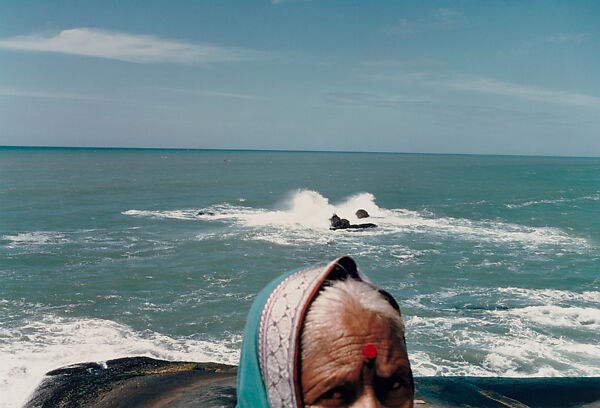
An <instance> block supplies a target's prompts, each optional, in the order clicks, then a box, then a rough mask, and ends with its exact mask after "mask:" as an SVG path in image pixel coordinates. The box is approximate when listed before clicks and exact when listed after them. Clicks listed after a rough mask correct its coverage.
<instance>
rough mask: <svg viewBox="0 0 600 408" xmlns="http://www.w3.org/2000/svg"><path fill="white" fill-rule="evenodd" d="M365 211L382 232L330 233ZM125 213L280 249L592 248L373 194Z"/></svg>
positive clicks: (305, 193)
mask: <svg viewBox="0 0 600 408" xmlns="http://www.w3.org/2000/svg"><path fill="white" fill-rule="evenodd" d="M359 208H362V209H365V210H366V211H367V212H368V213H369V214H370V216H371V217H370V218H369V219H368V221H369V222H373V223H375V224H377V225H378V228H373V229H368V230H360V231H342V232H340V231H330V230H329V218H330V217H331V216H332V214H337V215H339V216H340V217H342V218H347V219H348V220H349V221H350V222H351V223H353V224H358V223H361V222H365V220H364V219H363V220H360V219H358V218H357V217H356V216H355V212H356V210H357V209H359ZM122 214H124V215H130V216H140V217H152V218H173V219H181V220H202V221H208V222H210V221H225V222H231V223H235V224H238V225H239V226H241V227H245V228H246V229H247V230H250V231H254V233H253V234H246V235H245V236H246V237H247V238H248V239H253V240H261V241H266V242H271V243H274V244H278V245H305V244H307V243H309V244H310V243H316V244H319V245H323V244H327V243H328V242H330V241H331V240H332V239H335V240H336V241H337V242H341V243H348V242H357V241H359V240H360V241H361V242H363V243H364V240H365V237H373V236H375V237H381V236H386V235H395V234H396V235H397V234H412V235H415V234H417V235H420V234H424V235H437V236H441V237H447V238H449V239H459V240H466V241H476V242H488V243H492V244H498V245H507V244H508V245H513V244H518V245H519V246H520V247H524V248H530V249H531V248H538V247H541V246H561V247H562V248H567V250H568V249H569V248H570V249H572V250H576V251H579V250H582V249H588V248H590V247H591V244H590V243H588V241H587V240H586V239H584V238H580V237H574V236H571V235H569V234H568V233H567V232H565V231H563V230H561V229H559V228H554V227H532V226H527V225H520V224H514V223H509V222H501V221H491V220H469V219H465V218H452V217H436V216H435V215H434V214H431V213H429V212H428V211H425V210H424V211H414V210H408V209H402V208H392V209H386V208H381V207H379V206H378V205H377V204H376V202H375V196H374V195H373V194H371V193H359V194H355V195H353V196H350V197H349V198H347V199H346V200H343V201H341V202H339V203H335V204H334V203H331V202H330V201H329V199H328V198H326V197H323V196H322V195H321V194H319V193H318V192H316V191H311V190H298V191H296V192H295V193H293V194H291V195H290V197H289V198H288V199H287V200H284V202H283V204H282V205H281V209H265V208H252V207H247V206H241V205H234V204H230V203H223V204H217V205H213V206H209V207H206V208H199V209H183V210H168V211H149V210H135V209H131V210H127V211H124V212H123V213H122Z"/></svg>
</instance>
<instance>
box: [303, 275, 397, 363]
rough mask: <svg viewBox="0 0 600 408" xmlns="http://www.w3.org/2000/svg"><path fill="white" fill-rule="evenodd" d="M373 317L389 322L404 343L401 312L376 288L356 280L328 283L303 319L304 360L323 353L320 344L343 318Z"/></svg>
mask: <svg viewBox="0 0 600 408" xmlns="http://www.w3.org/2000/svg"><path fill="white" fill-rule="evenodd" d="M344 314H350V315H354V316H360V315H364V314H371V315H374V316H376V317H379V318H383V319H386V320H388V321H389V324H390V326H391V327H392V328H393V329H394V332H395V333H396V334H397V335H398V340H399V341H402V342H403V343H404V323H403V322H402V317H401V316H400V312H399V311H398V310H396V309H394V307H393V306H392V305H391V304H390V302H389V300H388V299H386V298H385V297H384V296H383V295H382V294H381V293H380V292H379V289H377V287H375V286H373V285H371V284H369V283H366V282H363V281H359V280H355V279H347V280H337V281H333V282H326V283H325V286H324V287H323V289H321V291H320V292H319V293H318V294H317V296H316V298H315V300H314V301H313V302H312V304H311V305H310V307H309V309H308V311H307V313H306V317H305V319H304V324H303V329H302V337H301V346H300V350H301V359H302V360H306V359H311V358H313V357H314V356H315V355H317V354H319V353H320V347H319V342H318V341H316V340H319V339H322V340H324V341H327V339H325V338H324V336H327V335H328V334H330V331H331V328H332V327H335V323H336V322H337V321H338V320H339V318H340V316H343V315H344Z"/></svg>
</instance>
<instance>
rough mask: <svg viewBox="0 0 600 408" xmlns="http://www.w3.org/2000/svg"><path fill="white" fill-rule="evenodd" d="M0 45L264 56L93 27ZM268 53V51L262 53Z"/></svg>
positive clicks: (199, 56) (145, 56) (115, 55)
mask: <svg viewBox="0 0 600 408" xmlns="http://www.w3.org/2000/svg"><path fill="white" fill-rule="evenodd" d="M0 48H5V49H13V50H21V51H41V52H57V53H63V54H74V55H85V56H89V57H98V58H108V59H115V60H120V61H127V62H135V63H141V64H149V63H160V62H167V63H178V64H203V63H214V62H230V61H245V60H255V59H259V58H261V54H260V53H258V52H254V51H249V50H244V49H238V48H225V47H218V46H213V45H206V44H194V43H186V42H178V41H171V40H165V39H161V38H158V37H155V36H153V35H139V34H127V33H121V32H115V31H105V30H98V29H91V28H73V29H70V30H62V31H61V32H60V33H58V34H56V35H54V36H43V35H40V34H30V35H23V36H16V37H11V38H4V39H0ZM262 57H264V55H262Z"/></svg>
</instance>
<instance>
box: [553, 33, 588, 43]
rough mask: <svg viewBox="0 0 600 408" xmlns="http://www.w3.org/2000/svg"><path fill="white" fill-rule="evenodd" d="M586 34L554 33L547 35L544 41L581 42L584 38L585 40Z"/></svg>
mask: <svg viewBox="0 0 600 408" xmlns="http://www.w3.org/2000/svg"><path fill="white" fill-rule="evenodd" d="M587 38H588V36H587V35H586V34H580V33H579V34H555V35H549V36H547V37H546V38H545V40H546V42H549V43H552V44H570V43H575V44H581V43H582V42H584V41H585V40H587Z"/></svg>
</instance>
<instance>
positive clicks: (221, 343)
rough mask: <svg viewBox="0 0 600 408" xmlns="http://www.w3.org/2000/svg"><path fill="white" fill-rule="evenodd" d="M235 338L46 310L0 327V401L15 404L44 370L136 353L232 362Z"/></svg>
mask: <svg viewBox="0 0 600 408" xmlns="http://www.w3.org/2000/svg"><path fill="white" fill-rule="evenodd" d="M240 342H241V336H239V335H231V336H229V338H227V339H226V340H210V339H206V340H205V339H197V338H190V337H182V338H174V337H170V336H166V335H163V334H160V333H156V332H153V331H149V330H146V331H144V332H138V331H135V330H134V329H132V328H131V327H129V326H126V325H122V324H119V323H116V322H113V321H109V320H102V319H74V318H63V317H57V316H55V315H50V314H47V315H45V316H43V317H42V318H41V319H39V320H36V321H34V322H29V323H26V324H25V325H24V326H22V327H17V328H15V327H13V328H6V327H4V328H2V329H0V395H2V399H1V400H2V401H1V402H0V407H2V408H17V407H20V406H21V405H22V404H23V403H24V402H25V401H26V399H27V398H28V396H29V395H30V394H31V392H32V391H33V390H34V389H35V387H36V386H37V385H38V384H39V382H40V381H41V380H42V379H43V377H44V375H45V373H46V372H48V371H50V370H52V369H55V368H57V367H62V366H65V365H69V364H75V363H81V362H90V361H95V362H101V361H105V360H109V359H114V358H119V357H127V356H142V355H143V356H148V357H153V358H157V359H165V360H175V361H198V362H202V361H214V362H220V363H226V364H237V362H238V359H239V345H240Z"/></svg>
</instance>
